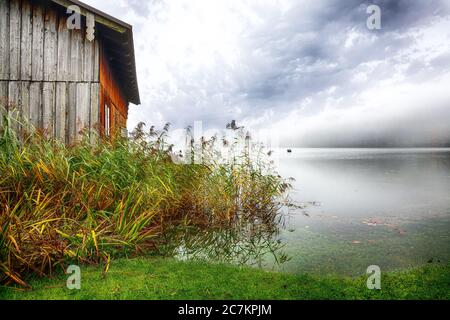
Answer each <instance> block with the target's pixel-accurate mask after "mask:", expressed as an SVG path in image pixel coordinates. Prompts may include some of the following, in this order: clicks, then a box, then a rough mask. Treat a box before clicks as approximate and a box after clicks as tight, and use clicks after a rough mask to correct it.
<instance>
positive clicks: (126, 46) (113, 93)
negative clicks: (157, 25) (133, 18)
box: [0, 0, 140, 144]
mask: <svg viewBox="0 0 450 320" xmlns="http://www.w3.org/2000/svg"><path fill="white" fill-rule="evenodd" d="M77 18H78V20H77ZM77 21H78V22H79V23H78V25H77V24H76V22H77ZM74 25H75V27H74ZM0 99H1V104H3V105H4V106H6V107H5V108H2V110H3V112H10V110H14V111H15V112H16V113H17V114H19V115H20V118H21V119H23V122H21V124H17V126H18V127H22V126H26V125H29V124H31V125H32V126H33V127H36V128H40V129H42V131H43V132H45V133H46V134H48V135H50V136H54V137H56V138H58V139H60V140H62V141H63V142H65V143H68V144H70V143H73V142H75V141H76V140H77V139H78V138H79V137H80V134H81V133H82V132H83V131H87V132H94V131H93V129H95V130H97V131H99V132H100V134H102V135H106V136H109V135H111V134H112V133H113V132H116V131H117V130H122V129H125V128H126V122H127V117H128V107H129V104H130V103H133V104H136V105H138V104H140V98H139V89H138V83H137V77H136V63H135V54H134V45H133V30H132V26H130V25H129V24H127V23H124V22H122V21H120V20H118V19H116V18H114V17H111V16H109V15H107V14H105V13H103V12H101V11H99V10H97V9H95V8H92V7H90V6H88V5H86V4H84V3H82V2H80V1H77V0H0ZM6 110H8V111H6ZM0 118H2V117H0ZM0 121H1V120H0ZM1 125H2V124H1V122H0V126H1Z"/></svg>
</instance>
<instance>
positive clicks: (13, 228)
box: [0, 116, 289, 287]
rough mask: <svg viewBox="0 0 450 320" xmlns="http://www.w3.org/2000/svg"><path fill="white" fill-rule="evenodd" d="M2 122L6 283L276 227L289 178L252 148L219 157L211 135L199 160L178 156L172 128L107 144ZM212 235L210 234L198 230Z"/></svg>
mask: <svg viewBox="0 0 450 320" xmlns="http://www.w3.org/2000/svg"><path fill="white" fill-rule="evenodd" d="M2 123H3V125H2V128H0V282H1V283H3V284H6V285H12V284H14V285H20V286H23V287H27V286H28V284H27V277H28V276H29V275H37V276H49V275H52V274H53V273H54V272H55V271H57V270H64V269H65V268H66V267H67V265H68V264H71V263H78V264H80V263H83V264H99V263H102V264H103V265H104V270H105V272H107V271H108V268H109V263H110V261H111V259H113V258H115V257H119V256H120V257H122V256H131V255H144V254H173V253H174V252H175V251H176V250H177V249H179V248H180V245H184V246H185V247H186V246H188V247H189V248H194V247H196V246H195V245H193V246H190V245H187V244H189V243H190V244H196V245H197V247H198V245H199V244H200V246H203V247H204V248H212V247H214V248H222V251H223V250H224V249H223V248H225V247H226V246H224V242H225V243H228V244H232V247H233V249H227V250H229V251H230V252H233V251H245V250H246V249H245V248H246V247H245V245H244V243H246V246H247V247H248V243H256V242H257V241H256V240H255V239H256V238H258V239H261V234H262V233H261V231H264V232H266V231H267V234H270V236H269V238H271V237H272V235H273V234H274V233H276V230H277V226H278V224H279V212H280V210H279V209H280V202H279V201H280V199H281V197H282V196H283V194H284V193H285V191H286V189H287V188H288V187H289V185H288V184H287V183H286V182H285V181H284V180H282V179H281V177H279V176H277V175H276V174H271V173H267V172H266V171H267V167H265V166H266V164H267V162H264V164H262V162H261V161H260V160H258V161H257V164H255V163H254V162H253V161H252V160H251V159H250V156H249V154H248V153H247V152H243V153H242V154H239V155H237V156H235V157H233V160H232V161H227V162H224V161H218V160H217V159H216V158H215V157H214V149H215V144H216V143H217V141H218V140H217V139H215V138H213V139H211V140H209V141H206V140H205V139H202V141H201V142H200V143H199V145H200V147H199V148H200V149H201V151H202V158H203V159H202V160H203V161H202V162H201V163H178V162H177V161H174V160H173V159H174V155H173V153H172V146H169V145H167V144H166V143H165V141H166V137H167V134H168V132H169V125H166V126H165V127H164V128H163V129H162V130H160V131H157V130H155V128H154V127H152V128H150V130H148V131H146V130H145V128H146V127H145V125H144V124H140V125H139V126H138V127H137V128H136V130H135V131H134V132H133V133H132V134H131V137H130V138H121V137H119V136H115V138H114V139H112V140H108V141H107V140H103V139H101V138H100V137H97V138H96V139H92V135H93V134H94V133H89V134H87V133H86V134H85V135H84V138H82V139H80V141H79V142H78V143H76V144H74V145H71V146H66V145H64V144H62V143H60V142H58V141H57V140H54V139H51V138H48V137H46V134H45V132H39V131H38V130H33V129H29V130H28V131H27V132H26V133H25V132H24V130H23V127H24V126H22V129H20V130H13V129H12V128H17V127H21V125H20V123H18V122H17V120H15V119H13V118H11V117H10V116H4V118H3V121H2ZM229 129H230V130H236V128H229ZM236 131H237V130H236ZM89 135H90V138H89ZM94 140H95V142H93V141H94ZM221 143H223V144H222V147H223V146H224V145H226V143H225V141H223V142H221ZM191 147H192V148H191V154H195V153H196V152H199V150H198V149H196V147H195V146H194V143H192V144H191ZM230 148H231V147H230ZM231 230H233V232H231ZM236 230H238V231H237V232H236ZM220 231H226V232H224V233H221V232H220ZM207 234H208V235H214V236H211V237H210V236H208V237H206V236H205V237H200V238H199V237H198V235H207ZM219 234H220V236H218V235H219ZM236 234H239V235H240V236H239V237H236ZM190 235H195V236H194V237H191V236H190ZM224 235H225V236H224ZM227 237H228V238H227ZM230 238H233V239H235V240H234V241H230ZM199 239H201V240H199ZM270 250H272V248H271V249H270Z"/></svg>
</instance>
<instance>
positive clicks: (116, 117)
mask: <svg viewBox="0 0 450 320" xmlns="http://www.w3.org/2000/svg"><path fill="white" fill-rule="evenodd" d="M106 106H109V108H110V110H111V114H110V119H111V121H110V129H111V132H110V133H109V134H114V133H116V132H117V131H120V130H122V129H124V128H126V126H127V118H128V102H127V100H126V99H125V97H124V95H123V93H122V91H121V90H120V86H119V84H118V82H117V81H116V79H115V77H114V74H113V72H112V71H111V67H110V65H109V64H108V59H107V57H106V55H105V54H104V53H103V52H102V53H101V56H100V121H101V128H102V129H103V128H105V127H106V126H105V107H106Z"/></svg>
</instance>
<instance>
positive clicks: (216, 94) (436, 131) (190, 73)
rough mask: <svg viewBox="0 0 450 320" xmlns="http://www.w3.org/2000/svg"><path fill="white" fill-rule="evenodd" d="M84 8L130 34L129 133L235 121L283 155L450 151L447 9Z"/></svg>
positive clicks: (301, 0)
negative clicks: (397, 148) (125, 26)
mask: <svg viewBox="0 0 450 320" xmlns="http://www.w3.org/2000/svg"><path fill="white" fill-rule="evenodd" d="M84 1H85V2H86V3H88V4H90V5H92V6H94V7H96V8H99V9H101V10H103V11H105V12H107V13H110V14H112V15H113V16H115V17H117V18H120V19H122V20H124V21H126V22H128V23H130V24H132V25H133V26H134V37H135V39H134V40H135V47H136V59H137V68H138V69H137V72H138V77H139V79H138V80H139V87H140V93H141V100H142V105H141V106H138V107H135V106H131V108H130V117H129V128H130V129H131V128H132V127H134V126H135V125H136V124H137V123H138V122H140V121H144V122H146V123H147V124H149V125H150V124H155V125H157V126H162V125H163V124H164V123H165V122H171V123H172V124H173V127H174V128H175V129H177V128H178V129H181V128H185V127H186V126H188V125H192V124H193V123H194V121H198V120H201V121H203V123H204V127H205V128H206V129H212V128H223V127H224V126H225V124H226V123H227V122H229V121H230V120H232V119H236V120H237V121H238V124H239V123H240V124H243V125H245V126H246V127H248V128H251V129H252V130H255V131H257V130H259V129H262V128H265V129H270V130H273V131H275V132H278V134H279V135H280V141H281V143H282V144H283V145H285V146H358V145H367V146H375V145H392V146H394V145H403V146H412V145H424V146H425V145H439V144H442V143H444V142H445V143H450V1H448V0H386V1H382V0H379V1H376V0H373V1H361V0H345V1H342V0H323V1H322V0H315V1H307V0H296V1H295V0H261V1H257V0H213V1H212V0H150V1H146V0H110V1H104V0H84ZM369 4H378V5H379V6H380V8H381V14H382V16H381V26H382V29H381V30H369V29H368V28H367V25H366V21H367V18H368V17H369V14H367V13H366V9H367V6H368V5H369Z"/></svg>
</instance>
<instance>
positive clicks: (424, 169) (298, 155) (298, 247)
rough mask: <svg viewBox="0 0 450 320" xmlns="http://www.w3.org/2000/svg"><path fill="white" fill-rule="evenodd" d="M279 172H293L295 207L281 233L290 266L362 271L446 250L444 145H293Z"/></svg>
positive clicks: (449, 162)
mask: <svg viewBox="0 0 450 320" xmlns="http://www.w3.org/2000/svg"><path fill="white" fill-rule="evenodd" d="M292 151H293V152H292V153H287V152H286V151H284V152H282V151H278V152H281V159H280V161H279V164H280V165H279V172H280V174H281V175H282V176H287V177H294V178H295V179H296V182H295V183H294V187H295V193H294V194H293V198H294V199H295V200H296V201H299V202H311V201H314V202H316V205H310V206H309V207H308V208H307V211H308V215H304V214H302V213H301V212H297V213H296V214H295V215H293V216H292V217H291V219H290V226H289V231H285V232H284V233H283V235H282V238H283V240H284V241H285V242H287V244H288V249H289V250H288V254H290V255H291V256H293V259H292V261H291V262H289V263H288V264H287V266H285V267H284V268H285V269H287V270H289V271H304V270H307V271H311V270H318V271H327V272H338V273H340V272H344V273H350V274H360V273H363V272H364V270H363V268H364V266H365V265H366V264H367V266H368V265H369V264H374V263H375V264H377V263H378V264H381V265H384V266H385V267H386V268H388V269H395V268H400V267H405V266H411V265H418V264H421V263H423V261H427V260H429V258H431V257H429V256H433V255H434V256H436V257H438V258H437V259H435V260H434V261H436V260H439V261H440V260H443V261H448V258H449V256H450V250H449V248H450V235H449V232H450V229H449V228H450V220H449V217H450V149H293V150H292Z"/></svg>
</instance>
